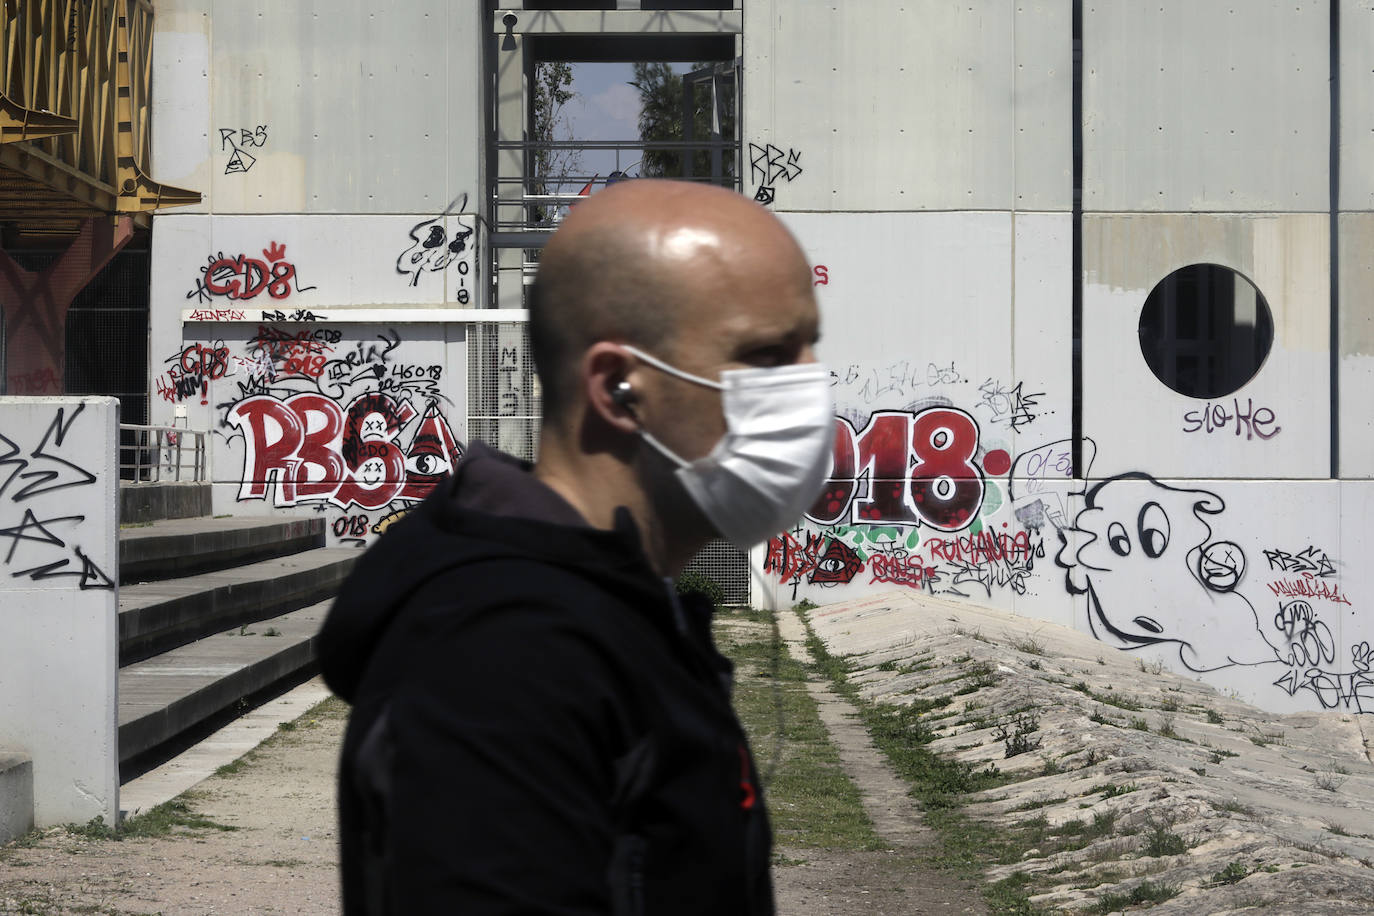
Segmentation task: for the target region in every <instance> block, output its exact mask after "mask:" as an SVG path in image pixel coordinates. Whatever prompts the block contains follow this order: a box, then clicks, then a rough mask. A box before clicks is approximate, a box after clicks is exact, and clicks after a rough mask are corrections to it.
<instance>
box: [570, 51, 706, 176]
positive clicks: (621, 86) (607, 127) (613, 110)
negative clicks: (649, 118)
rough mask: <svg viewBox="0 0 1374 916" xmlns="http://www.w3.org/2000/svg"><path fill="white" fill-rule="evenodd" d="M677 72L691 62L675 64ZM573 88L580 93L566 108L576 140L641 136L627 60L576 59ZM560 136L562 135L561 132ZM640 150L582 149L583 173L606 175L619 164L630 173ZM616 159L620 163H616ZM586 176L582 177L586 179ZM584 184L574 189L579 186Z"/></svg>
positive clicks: (683, 71) (636, 170)
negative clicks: (606, 62) (602, 61)
mask: <svg viewBox="0 0 1374 916" xmlns="http://www.w3.org/2000/svg"><path fill="white" fill-rule="evenodd" d="M672 67H673V69H674V70H675V71H676V72H678V73H686V72H688V71H689V70H690V69H691V65H690V64H685V63H683V64H673V65H672ZM572 73H573V82H572V87H571V88H572V90H573V91H574V92H575V93H577V95H576V97H575V98H573V100H572V101H570V102H569V103H568V104H567V106H566V108H565V111H566V112H567V115H568V120H569V122H570V124H571V128H572V139H577V140H631V141H633V140H638V139H639V91H638V90H637V89H635V88H634V87H633V86H631V85H630V84H629V81H630V80H631V79H633V78H634V71H633V69H632V67H631V65H630V64H628V63H612V64H603V63H574V64H573V65H572ZM559 139H563V137H562V136H561V135H560V137H559ZM639 157H640V153H639V151H638V150H633V149H627V150H621V151H620V153H619V158H618V159H617V154H616V151H615V150H583V151H582V152H581V169H580V170H579V171H580V174H584V175H585V176H586V177H587V178H590V177H591V176H592V175H594V174H599V175H600V176H601V178H602V179H604V178H605V177H606V176H607V175H608V174H610V173H611V172H612V171H614V170H615V169H616V168H617V167H618V168H620V169H621V170H622V171H626V172H628V173H629V174H631V175H636V174H638V169H636V168H634V166H635V165H637V164H638V162H639ZM617 162H618V163H619V165H618V166H617ZM585 182H586V178H584V179H583V183H585ZM580 188H581V184H579V185H578V186H577V188H573V189H572V190H579V189H580Z"/></svg>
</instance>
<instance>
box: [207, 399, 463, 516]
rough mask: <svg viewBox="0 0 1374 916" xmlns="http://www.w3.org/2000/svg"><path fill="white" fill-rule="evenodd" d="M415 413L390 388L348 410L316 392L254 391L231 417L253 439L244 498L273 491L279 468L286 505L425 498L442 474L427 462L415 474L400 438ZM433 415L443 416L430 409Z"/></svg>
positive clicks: (381, 503)
mask: <svg viewBox="0 0 1374 916" xmlns="http://www.w3.org/2000/svg"><path fill="white" fill-rule="evenodd" d="M415 416H416V412H415V408H413V407H411V405H410V402H409V401H401V402H399V403H398V402H397V401H396V400H395V399H393V398H392V397H391V396H390V395H386V394H375V393H369V394H362V395H359V396H358V397H356V398H354V399H353V401H352V402H350V403H349V405H348V408H347V410H343V409H341V408H340V407H339V405H338V404H337V403H336V402H334V401H332V400H330V399H329V398H327V397H324V396H323V395H319V394H314V393H303V394H296V395H292V396H291V397H289V398H287V399H286V400H284V401H279V400H277V399H276V398H274V397H270V396H267V395H257V396H254V397H250V398H246V399H245V400H243V401H240V402H239V403H238V404H236V405H234V407H233V409H232V410H230V411H229V413H228V415H227V417H226V419H227V421H228V422H229V424H230V425H232V426H236V427H238V428H239V429H240V430H241V431H242V432H243V436H244V440H245V442H244V445H245V466H244V473H243V484H242V486H241V488H240V490H239V499H241V500H244V499H265V498H266V497H267V490H268V487H269V480H270V479H271V478H272V477H274V476H275V478H276V485H277V493H276V504H277V505H279V506H294V505H296V504H297V503H300V502H307V501H328V502H331V503H333V504H334V505H336V506H339V507H341V508H346V507H348V506H350V505H357V506H361V507H362V508H364V509H381V508H383V507H385V506H387V505H389V504H390V503H391V502H392V500H396V499H400V500H418V499H423V498H424V497H425V496H427V495H429V492H430V491H431V490H432V489H433V488H434V485H435V484H436V483H437V480H438V476H437V475H433V474H431V473H428V472H429V471H430V469H429V468H428V467H427V466H426V467H424V468H420V469H419V471H418V472H417V473H411V474H407V470H408V468H407V460H406V458H407V456H406V454H405V452H404V451H403V450H402V448H401V446H400V444H398V443H397V441H396V439H397V436H398V435H399V434H400V432H401V430H402V428H404V427H405V426H406V424H408V423H409V422H410V421H411V420H412V419H413V418H414V417H415ZM426 422H427V424H430V423H437V422H440V421H439V420H438V419H437V418H436V419H434V420H430V419H429V415H428V414H427V415H426ZM443 431H444V432H446V431H447V426H446V425H445V428H444V430H443ZM422 432H423V430H422ZM429 438H434V439H438V438H441V437H439V436H430V437H429ZM420 458H424V459H426V460H429V459H428V457H427V456H418V457H417V460H419V459H420ZM431 463H432V462H431Z"/></svg>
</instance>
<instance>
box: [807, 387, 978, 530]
mask: <svg viewBox="0 0 1374 916" xmlns="http://www.w3.org/2000/svg"><path fill="white" fill-rule="evenodd" d="M977 452H978V424H977V423H976V422H974V420H973V418H972V417H971V416H969V415H968V414H967V413H964V412H963V411H962V410H957V409H954V408H951V407H932V408H928V409H926V410H922V411H920V412H919V413H915V414H912V413H907V412H904V411H894V410H880V411H875V412H874V413H873V414H872V415H871V416H870V417H869V422H868V425H867V426H865V427H864V429H863V431H862V432H856V431H855V429H854V427H853V426H852V425H851V424H850V422H849V421H848V420H846V419H844V418H842V417H836V418H835V446H834V450H833V452H832V455H831V472H830V476H829V478H828V480H827V481H826V483H825V487H824V489H823V490H822V492H821V495H820V497H818V498H817V500H816V502H815V503H814V504H813V505H812V507H811V509H810V510H809V511H808V512H807V518H810V519H811V520H813V521H815V522H817V523H818V524H821V525H830V524H835V523H837V522H840V521H842V520H848V521H852V522H854V523H862V522H868V523H871V524H895V525H916V524H922V523H923V524H926V525H929V526H930V527H932V528H937V529H939V530H941V531H957V530H959V529H961V528H964V527H966V526H967V525H969V524H970V523H971V522H972V521H973V519H974V517H975V516H976V514H977V512H978V509H979V507H980V506H981V505H982V502H983V493H984V484H983V471H982V469H981V468H980V467H979V466H978V464H977V462H976V461H975V460H974V456H975V455H976V454H977ZM861 485H862V486H861Z"/></svg>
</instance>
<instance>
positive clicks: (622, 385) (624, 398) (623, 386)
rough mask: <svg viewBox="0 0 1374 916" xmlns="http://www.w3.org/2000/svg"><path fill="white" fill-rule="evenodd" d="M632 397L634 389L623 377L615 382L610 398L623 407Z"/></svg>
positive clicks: (633, 396)
mask: <svg viewBox="0 0 1374 916" xmlns="http://www.w3.org/2000/svg"><path fill="white" fill-rule="evenodd" d="M634 399H635V393H634V389H632V388H631V387H630V383H629V382H627V381H625V380H623V379H622V380H621V381H619V382H617V383H616V386H615V387H614V388H612V389H611V400H612V401H615V402H616V403H617V404H619V405H620V406H621V407H624V406H625V405H626V404H628V403H630V402H631V401H633V400H634Z"/></svg>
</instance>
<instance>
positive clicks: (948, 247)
mask: <svg viewBox="0 0 1374 916" xmlns="http://www.w3.org/2000/svg"><path fill="white" fill-rule="evenodd" d="M782 217H783V220H784V222H785V223H786V224H787V226H788V227H789V228H790V229H791V230H792V231H793V232H794V233H795V234H796V236H797V238H798V240H799V241H800V242H801V244H802V247H803V249H805V250H806V252H807V256H808V257H809V258H810V260H811V263H812V264H813V265H816V266H817V267H818V268H819V267H822V266H823V267H824V268H825V271H824V275H823V276H822V275H821V274H820V273H817V274H816V275H815V278H814V281H813V282H814V283H815V284H816V285H815V286H814V289H815V292H816V295H817V298H818V300H819V302H820V307H821V333H822V339H821V346H820V354H821V358H822V359H823V360H824V361H825V362H826V363H828V364H829V365H830V368H831V369H832V370H833V371H835V372H836V373H837V374H838V375H839V376H840V379H839V382H838V383H837V387H836V391H835V396H836V401H837V403H838V404H839V405H840V406H844V405H846V404H851V405H852V406H853V408H854V409H856V410H858V409H861V408H868V409H872V408H873V407H875V406H877V407H888V408H899V407H903V406H905V405H906V403H907V402H909V401H910V400H911V399H913V398H916V399H919V398H926V397H930V396H932V395H943V396H945V397H946V398H950V397H953V396H954V394H955V392H956V391H957V392H958V393H959V394H960V396H967V397H974V398H976V396H977V388H978V385H979V384H980V383H981V382H982V381H983V379H984V378H985V377H992V376H1000V377H1007V376H1008V375H1009V374H1010V373H1011V370H1012V363H1011V325H1010V322H1009V321H1008V319H1007V316H1008V312H1009V309H1010V305H1011V289H1012V282H1011V272H1012V221H1011V214H1009V213H825V214H822V213H785V214H782ZM902 361H907V362H908V363H909V364H910V366H909V368H908V369H907V370H906V375H907V378H908V380H907V381H906V382H902V381H901V379H900V378H896V377H894V376H893V372H896V373H898V374H901V372H902V370H901V369H900V367H898V368H897V369H893V370H891V371H889V367H890V366H891V365H893V364H898V363H900V362H902ZM851 365H854V366H856V370H855V371H856V372H858V373H859V374H858V375H854V374H853V373H851V372H850V371H849V367H850V366H851ZM951 365H953V366H954V371H952V372H951V371H949V367H950V366H951ZM942 370H943V371H942ZM874 371H876V373H877V378H874V377H873V372H874ZM851 376H853V377H852V378H851ZM975 376H977V379H976V380H975V378H974V377H975ZM951 386H957V387H955V388H952V387H951ZM966 391H967V394H965V392H966Z"/></svg>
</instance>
